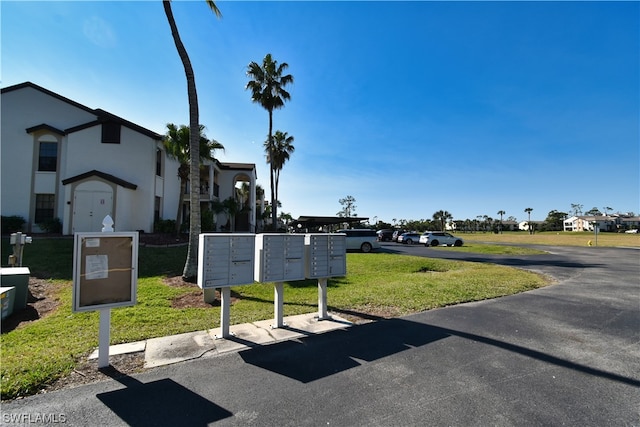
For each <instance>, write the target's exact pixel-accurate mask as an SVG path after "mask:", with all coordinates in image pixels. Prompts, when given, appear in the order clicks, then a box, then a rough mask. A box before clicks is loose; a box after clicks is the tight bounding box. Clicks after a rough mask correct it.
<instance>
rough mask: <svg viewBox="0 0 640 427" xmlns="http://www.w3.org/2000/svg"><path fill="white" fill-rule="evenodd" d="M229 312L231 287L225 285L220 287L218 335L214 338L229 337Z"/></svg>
mask: <svg viewBox="0 0 640 427" xmlns="http://www.w3.org/2000/svg"><path fill="white" fill-rule="evenodd" d="M230 314H231V288H230V287H228V286H225V287H224V288H221V289H220V329H221V331H220V336H216V338H229V337H230V336H232V335H231V332H229V322H230V318H231V316H230Z"/></svg>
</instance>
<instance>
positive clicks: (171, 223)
mask: <svg viewBox="0 0 640 427" xmlns="http://www.w3.org/2000/svg"><path fill="white" fill-rule="evenodd" d="M153 231H154V232H155V233H174V232H175V231H176V221H175V220H173V219H159V220H157V221H156V222H155V223H154V224H153Z"/></svg>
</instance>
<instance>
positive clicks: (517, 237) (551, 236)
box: [456, 231, 640, 247]
mask: <svg viewBox="0 0 640 427" xmlns="http://www.w3.org/2000/svg"><path fill="white" fill-rule="evenodd" d="M456 236H459V237H462V238H463V239H464V242H465V245H467V244H471V243H479V242H490V243H513V244H531V245H551V246H585V247H586V246H588V243H589V242H591V245H592V247H595V246H596V237H595V235H594V233H593V232H581V231H576V232H572V231H566V232H565V231H545V232H542V233H534V234H529V233H528V232H526V231H505V232H504V233H503V234H494V233H456ZM597 246H608V247H611V246H618V247H640V234H627V233H602V232H601V233H598V239H597Z"/></svg>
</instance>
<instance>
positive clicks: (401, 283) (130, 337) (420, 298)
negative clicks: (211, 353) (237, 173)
mask: <svg viewBox="0 0 640 427" xmlns="http://www.w3.org/2000/svg"><path fill="white" fill-rule="evenodd" d="M5 240H6V239H3V249H5V248H8V244H7V243H6V242H5ZM472 246H475V245H472ZM483 246H484V245H478V248H477V250H482V247H483ZM489 246H491V245H489ZM72 249H73V241H72V240H70V239H38V240H36V239H34V243H33V244H32V245H29V246H28V247H27V248H26V250H25V265H28V266H29V267H30V269H31V272H32V276H33V277H37V278H40V279H46V280H47V286H50V287H51V289H52V290H51V292H50V294H51V296H52V297H53V298H55V299H56V300H57V302H58V303H59V304H58V306H57V308H56V309H55V310H53V312H51V313H50V314H49V315H47V316H45V317H43V318H41V319H38V320H36V321H32V322H26V323H23V324H22V325H20V326H19V327H17V328H16V329H15V330H12V331H7V332H5V333H3V334H2V335H1V337H0V344H1V348H2V367H1V369H0V374H1V395H2V399H3V400H6V399H13V398H17V397H20V396H26V395H31V394H35V393H38V392H39V391H41V390H43V389H45V388H46V386H47V385H48V384H51V383H53V382H54V381H55V380H56V379H58V378H60V377H63V376H65V375H67V374H69V373H70V372H71V371H72V370H73V369H74V366H76V365H77V364H78V363H79V361H81V360H84V359H86V357H87V355H88V354H89V353H90V352H91V351H92V350H93V349H94V348H96V347H97V345H98V320H99V315H98V313H97V312H89V313H72V311H71V305H72V304H71V298H72V295H71V293H72V292H71V288H72V283H71V270H72ZM452 249H453V248H452ZM6 253H8V252H6V251H4V250H3V254H6ZM185 256H186V247H175V248H145V247H142V248H140V253H139V282H138V300H137V304H136V305H135V306H134V307H127V308H119V309H114V310H112V315H111V344H118V343H124V342H134V341H139V340H144V339H149V338H153V337H158V336H166V335H172V334H178V333H184V332H192V331H198V330H207V329H211V328H215V327H218V326H219V324H220V307H219V306H210V305H209V306H206V307H182V308H173V307H172V303H173V302H174V301H176V300H178V299H180V298H184V297H185V296H189V294H191V296H193V294H195V295H196V296H197V297H200V298H201V295H202V290H200V289H199V288H198V287H197V286H195V285H187V286H170V285H168V284H167V283H166V282H165V278H166V277H172V276H178V275H180V271H181V269H182V264H183V262H184V259H185ZM347 272H348V275H347V276H346V277H342V278H335V279H331V280H329V283H328V287H329V301H328V303H329V310H330V311H334V312H337V313H341V312H345V313H346V312H359V313H362V314H363V315H374V316H380V317H397V316H402V315H406V314H410V313H414V312H419V311H423V310H428V309H432V308H436V307H444V306H448V305H453V304H459V303H463V302H469V301H478V300H484V299H488V298H496V297H499V296H504V295H510V294H515V293H519V292H523V291H527V290H530V289H535V288H538V287H541V286H545V285H546V284H548V283H549V281H548V279H546V278H544V277H542V276H539V275H537V274H535V273H531V272H526V271H522V270H517V269H514V268H509V267H502V266H497V265H493V264H484V263H482V264H481V263H469V262H460V261H448V260H438V259H430V258H424V257H414V256H406V255H396V254H387V253H372V254H360V253H349V254H348V255H347ZM232 297H233V298H234V302H233V304H232V307H231V324H239V323H245V322H253V321H257V320H264V319H269V318H271V317H273V286H271V284H254V285H247V286H240V287H234V288H232ZM284 300H285V304H284V314H285V316H291V315H295V314H303V313H311V312H314V311H316V310H317V282H316V281H315V280H306V281H299V282H291V283H286V284H285V289H284Z"/></svg>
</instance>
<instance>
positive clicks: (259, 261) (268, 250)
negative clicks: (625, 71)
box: [255, 234, 305, 282]
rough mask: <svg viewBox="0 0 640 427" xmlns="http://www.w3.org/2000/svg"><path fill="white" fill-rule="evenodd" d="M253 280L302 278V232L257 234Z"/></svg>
mask: <svg viewBox="0 0 640 427" xmlns="http://www.w3.org/2000/svg"><path fill="white" fill-rule="evenodd" d="M255 249H256V262H255V280H256V281H258V282H284V281H295V280H303V279H304V278H305V277H304V276H305V274H304V235H303V234H257V235H256V248H255Z"/></svg>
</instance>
